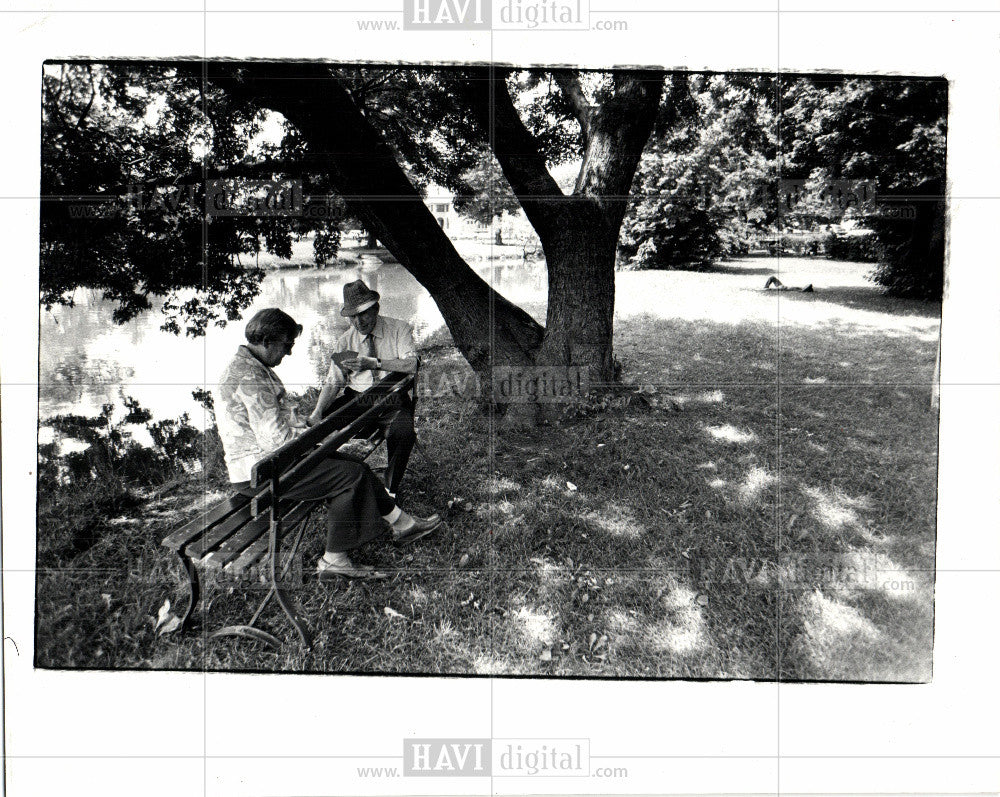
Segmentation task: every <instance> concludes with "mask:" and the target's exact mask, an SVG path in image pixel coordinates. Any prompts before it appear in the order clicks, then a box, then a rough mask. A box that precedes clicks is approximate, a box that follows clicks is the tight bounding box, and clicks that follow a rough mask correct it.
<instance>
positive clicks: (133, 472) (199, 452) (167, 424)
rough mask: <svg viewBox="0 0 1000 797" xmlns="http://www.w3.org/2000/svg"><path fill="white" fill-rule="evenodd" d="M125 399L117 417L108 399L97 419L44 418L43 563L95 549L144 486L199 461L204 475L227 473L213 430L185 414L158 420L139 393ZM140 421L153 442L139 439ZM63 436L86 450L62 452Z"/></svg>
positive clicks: (137, 503) (139, 501) (138, 500)
mask: <svg viewBox="0 0 1000 797" xmlns="http://www.w3.org/2000/svg"><path fill="white" fill-rule="evenodd" d="M196 398H197V396H196ZM122 400H123V404H124V409H125V413H124V415H122V417H121V418H119V419H117V420H116V419H115V418H114V415H115V405H114V404H110V403H109V404H104V405H103V406H102V407H101V412H100V414H99V415H97V416H94V417H87V416H83V415H74V414H66V415H57V416H55V417H53V418H47V419H45V420H44V421H43V422H42V423H43V425H44V426H47V427H49V428H51V429H52V430H53V432H54V433H55V440H53V442H51V443H46V444H43V445H41V446H39V448H38V565H39V567H57V566H65V565H66V564H67V563H68V562H69V561H70V560H72V559H73V557H75V556H76V555H77V554H79V553H81V552H82V551H85V550H87V549H88V548H90V547H91V546H93V545H94V544H95V543H96V542H97V541H98V540H99V539H100V537H101V534H102V533H103V532H104V531H105V530H106V529H107V528H108V521H109V520H110V519H111V518H114V517H116V516H119V515H122V514H126V513H129V512H132V511H135V510H136V509H138V508H140V507H141V506H142V505H143V503H144V499H143V497H142V494H141V490H143V489H148V488H150V487H153V486H155V485H160V484H163V483H164V482H167V481H168V480H170V479H172V478H180V477H184V476H185V475H186V474H189V473H191V472H193V471H194V470H196V469H198V468H199V466H200V467H201V469H202V471H203V473H204V476H205V477H206V478H211V479H215V478H218V477H220V475H222V472H223V464H222V462H223V460H222V445H221V441H220V440H219V436H218V433H217V432H216V431H215V429H214V428H212V429H209V430H208V431H206V432H202V431H200V430H198V429H196V428H195V427H193V426H191V424H190V418H189V416H188V415H187V413H185V414H183V415H181V416H180V417H179V418H176V419H167V420H161V421H153V419H152V413H150V412H149V410H147V409H145V408H143V407H141V406H140V405H139V402H138V401H136V400H135V399H134V398H132V397H131V396H123V399H122ZM138 426H144V427H145V429H146V431H147V432H148V433H149V436H150V439H151V440H152V445H151V446H145V445H142V444H141V443H139V442H138V441H136V440H135V439H134V427H138ZM64 440H75V441H77V442H78V443H80V444H82V447H81V448H80V449H79V450H71V451H65V452H60V443H61V441H64Z"/></svg>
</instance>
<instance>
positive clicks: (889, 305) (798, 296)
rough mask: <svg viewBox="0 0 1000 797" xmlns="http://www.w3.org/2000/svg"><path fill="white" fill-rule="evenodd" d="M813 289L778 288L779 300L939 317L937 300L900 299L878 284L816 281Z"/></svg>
mask: <svg viewBox="0 0 1000 797" xmlns="http://www.w3.org/2000/svg"><path fill="white" fill-rule="evenodd" d="M814 288H815V290H814V292H813V293H800V292H798V291H781V292H780V296H781V299H782V301H793V302H830V303H831V304H837V305H840V306H842V307H849V308H851V309H852V310H866V311H868V312H872V313H885V314H887V315H892V316H912V317H914V318H923V319H940V318H941V302H940V301H936V302H929V301H925V300H922V299H901V298H899V297H895V296H886V295H885V294H884V293H882V292H881V291H880V290H879V289H878V288H876V287H874V286H867V285H834V286H830V287H826V286H821V285H816V286H814Z"/></svg>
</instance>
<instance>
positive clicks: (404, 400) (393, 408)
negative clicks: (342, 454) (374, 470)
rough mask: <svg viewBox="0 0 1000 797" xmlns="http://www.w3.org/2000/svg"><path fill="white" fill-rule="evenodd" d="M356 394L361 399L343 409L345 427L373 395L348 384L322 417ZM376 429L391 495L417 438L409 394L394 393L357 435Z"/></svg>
mask: <svg viewBox="0 0 1000 797" xmlns="http://www.w3.org/2000/svg"><path fill="white" fill-rule="evenodd" d="M358 396H361V400H360V401H358V403H357V404H355V405H354V406H353V407H349V408H348V409H347V410H345V412H344V416H343V417H344V422H343V424H342V427H343V426H347V424H349V423H351V422H352V421H354V420H356V419H357V418H359V417H360V416H361V415H362V414H363V413H364V412H365V410H367V409H369V408H370V407H371V405H372V403H373V402H374V401H375V400H376V399H377V396H375V395H371V396H369V395H368V394H367V393H358V392H357V391H355V390H352V389H351V388H349V387H347V388H344V394H343V395H342V396H340V397H339V398H337V399H336V400H335V401H333V402H332V403H331V404H330V406H329V407H328V408H327V410H326V411H325V412H324V413H323V417H324V418H325V417H326V416H327V415H330V414H331V413H333V412H336V411H337V410H339V409H341V408H342V407H344V406H345V405H346V404H348V403H349V402H351V401H352V400H353V399H355V398H356V397H358ZM376 429H381V430H382V434H383V435H385V445H386V453H387V454H388V458H389V464H388V467H386V469H385V488H386V489H387V490H388V491H389V492H390V493H393V494H395V493H396V492H398V490H399V483H400V482H401V481H402V480H403V474H404V473H405V472H406V464H407V463H408V462H409V461H410V452H412V451H413V444H414V443H416V441H417V433H416V432H415V431H414V430H413V403H412V401H411V400H410V397H409V396H408V395H406V394H399V393H396V394H394V395H393V396H392V397H391V398H390V400H389V402H388V404H386V406H385V408H384V409H383V410H381V411H380V412H379V414H378V416H377V417H376V418H374V419H372V421H371V422H369V423H366V424H365V425H364V426H363V427H362V428H361V429H360V430H359V431H358V433H357V436H359V437H367V436H368V435H370V434H372V432H374V431H375V430H376Z"/></svg>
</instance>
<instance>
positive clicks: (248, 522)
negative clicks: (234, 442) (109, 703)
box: [162, 373, 416, 647]
mask: <svg viewBox="0 0 1000 797" xmlns="http://www.w3.org/2000/svg"><path fill="white" fill-rule="evenodd" d="M415 385H416V375H415V374H404V373H390V374H389V375H388V376H386V377H385V378H384V379H382V380H381V381H379V382H378V383H377V384H375V385H373V386H372V387H371V388H370V389H369V390H368V391H366V392H365V393H363V394H361V395H360V396H357V397H356V398H355V399H354V400H353V401H351V402H350V403H349V404H347V405H345V406H344V407H342V408H341V409H340V410H338V411H337V412H335V413H333V414H331V415H330V416H329V417H327V418H324V419H323V420H322V422H320V423H318V424H317V425H316V426H314V427H312V428H311V429H309V430H307V431H306V432H304V433H303V434H302V435H300V436H299V437H296V438H294V439H293V440H290V441H288V442H287V443H285V444H284V445H283V446H281V447H280V448H278V449H276V450H275V451H272V452H271V453H270V454H268V455H267V456H265V457H263V458H262V459H260V460H258V461H257V463H256V464H255V465H254V467H253V470H252V472H251V481H250V485H251V488H252V489H253V490H254V491H255V494H254V495H253V497H247V496H243V495H241V494H239V493H234V494H233V495H230V496H229V497H228V498H226V499H225V500H223V501H221V502H219V503H217V504H215V505H214V506H211V507H208V508H206V509H205V510H203V511H202V512H200V513H199V514H198V516H197V517H196V518H194V519H193V520H192V521H190V522H189V523H187V524H185V525H184V526H182V527H181V528H179V529H177V530H176V531H173V532H172V533H171V534H170V535H169V536H167V537H166V538H165V539H164V540H163V543H162V544H163V546H164V547H166V548H167V549H169V550H170V551H172V552H174V553H175V554H176V555H177V556H178V557H179V558H180V561H181V564H182V566H183V571H184V572H185V573H186V574H187V577H188V585H189V593H190V601H189V602H188V605H187V608H186V609H185V611H184V613H183V614H182V615H180V620H181V624H180V629H179V630H181V631H183V630H186V629H187V628H189V627H190V623H191V618H192V615H193V614H194V610H195V607H196V606H197V604H198V601H199V598H200V597H201V594H202V580H203V578H206V579H207V578H210V579H211V580H214V581H217V582H222V583H225V582H229V583H233V582H235V583H247V581H249V580H255V577H256V575H258V574H261V573H260V571H261V569H263V573H262V575H263V578H264V580H265V583H266V584H267V585H268V587H269V589H268V591H267V594H266V596H265V597H264V599H263V601H261V603H260V605H259V606H258V607H257V610H256V611H255V612H254V613H253V615H252V616H251V618H250V620H249V622H247V623H246V624H243V625H228V626H225V627H223V628H220V629H218V630H217V631H214V632H213V633H211V634H210V635H209V638H213V639H214V638H217V637H223V636H240V637H246V638H251V639H258V640H261V641H263V642H266V643H268V644H270V645H273V646H275V647H280V645H281V641H280V640H279V639H278V638H277V637H275V636H274V635H273V634H270V633H268V632H267V631H264V630H262V629H260V628H257V627H256V623H257V621H258V620H259V619H260V617H261V615H262V614H263V612H264V610H265V608H267V606H268V605H269V604H270V602H271V600H272V599H273V600H276V601H277V603H278V605H279V606H280V608H281V610H282V611H283V612H284V614H285V616H286V617H287V618H288V620H289V621H290V622H291V624H292V627H293V628H294V629H295V631H296V633H297V634H298V635H299V638H300V639H301V640H302V643H303V644H304V645H307V646H308V645H309V636H308V633H307V632H306V629H305V626H304V625H303V623H302V621H301V620H300V619H299V616H298V613H297V612H296V610H295V608H294V606H293V605H292V603H291V601H290V599H289V597H288V595H287V594H286V592H285V590H283V589H282V585H281V583H280V579H281V578H283V577H284V576H285V575H287V573H288V570H289V569H290V567H291V566H292V565H293V563H294V562H295V557H296V554H297V552H298V547H299V543H300V542H301V540H302V534H303V532H304V530H305V525H306V521H307V520H308V519H309V516H310V514H311V513H312V511H313V510H314V509H315V508H316V507H317V506H318V505H319V504H322V503H323V502H322V501H297V502H296V501H287V500H283V499H282V490H283V488H287V487H288V486H289V485H291V484H293V483H294V482H295V481H296V479H297V478H299V477H300V476H301V475H303V474H305V473H307V472H308V471H310V470H311V469H312V468H314V467H315V466H316V465H318V464H319V463H320V462H321V461H322V460H323V459H325V458H326V457H328V456H330V455H331V454H332V453H333V452H335V451H336V450H337V449H338V448H339V447H340V446H341V445H342V444H344V443H345V442H347V441H348V440H350V439H352V438H354V437H355V436H356V435H357V434H358V432H359V431H360V430H361V429H362V428H363V427H364V426H365V425H366V424H367V423H368V422H369V421H370V420H371V419H372V418H373V417H374V416H375V415H376V414H377V413H378V412H379V410H380V409H382V408H383V407H384V406H385V405H386V403H388V402H389V401H391V400H392V397H393V396H394V395H395V394H398V393H401V392H406V391H412V394H413V395H415V394H416V389H415ZM360 401H365V402H366V403H367V402H368V401H370V402H371V407H369V408H368V409H367V410H365V412H364V413H363V414H362V415H361V416H360V417H358V418H357V419H356V420H355V421H353V422H352V423H350V424H348V425H347V426H345V427H343V428H340V427H339V424H340V423H341V421H340V418H341V416H342V415H343V414H344V413H345V412H346V411H347V410H348V409H349V408H350V407H351V406H352V405H354V404H355V403H356V402H360ZM369 439H372V438H369ZM372 442H376V443H377V442H378V440H377V439H372ZM291 535H294V538H293V541H292V544H291V546H290V548H288V551H287V553H286V554H285V555H284V556H282V553H281V547H282V543H284V542H285V541H286V540H287V539H288V538H289V537H290V536H291ZM279 571H281V575H280V576H279Z"/></svg>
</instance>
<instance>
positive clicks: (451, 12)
mask: <svg viewBox="0 0 1000 797" xmlns="http://www.w3.org/2000/svg"><path fill="white" fill-rule="evenodd" d="M491 2H492V0H403V30H489V29H490V28H491V27H492V24H493V7H492V5H491Z"/></svg>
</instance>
